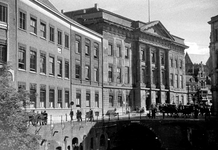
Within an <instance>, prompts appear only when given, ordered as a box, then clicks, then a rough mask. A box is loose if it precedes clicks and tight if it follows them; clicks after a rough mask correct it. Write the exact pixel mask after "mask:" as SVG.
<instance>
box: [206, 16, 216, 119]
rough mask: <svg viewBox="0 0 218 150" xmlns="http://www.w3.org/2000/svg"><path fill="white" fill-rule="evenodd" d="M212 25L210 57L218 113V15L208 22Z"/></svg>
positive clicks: (213, 90)
mask: <svg viewBox="0 0 218 150" xmlns="http://www.w3.org/2000/svg"><path fill="white" fill-rule="evenodd" d="M208 23H209V24H210V25H211V34H210V58H211V62H210V63H211V66H210V68H211V73H212V76H211V79H212V102H213V111H214V114H215V115H218V59H217V58H218V15H217V16H214V17H212V18H211V20H210V21H209V22H208Z"/></svg>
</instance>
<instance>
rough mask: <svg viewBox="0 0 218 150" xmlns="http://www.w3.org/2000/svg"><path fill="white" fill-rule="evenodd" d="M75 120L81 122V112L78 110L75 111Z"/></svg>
mask: <svg viewBox="0 0 218 150" xmlns="http://www.w3.org/2000/svg"><path fill="white" fill-rule="evenodd" d="M76 118H77V121H78V122H79V121H82V112H81V111H80V110H77V112H76Z"/></svg>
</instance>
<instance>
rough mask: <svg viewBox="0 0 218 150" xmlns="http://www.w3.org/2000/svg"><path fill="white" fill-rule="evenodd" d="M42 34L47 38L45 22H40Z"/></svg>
mask: <svg viewBox="0 0 218 150" xmlns="http://www.w3.org/2000/svg"><path fill="white" fill-rule="evenodd" d="M40 36H41V37H42V38H46V24H45V23H43V22H41V23H40Z"/></svg>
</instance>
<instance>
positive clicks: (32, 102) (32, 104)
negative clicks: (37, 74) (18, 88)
mask: <svg viewBox="0 0 218 150" xmlns="http://www.w3.org/2000/svg"><path fill="white" fill-rule="evenodd" d="M30 107H36V84H32V83H31V84H30Z"/></svg>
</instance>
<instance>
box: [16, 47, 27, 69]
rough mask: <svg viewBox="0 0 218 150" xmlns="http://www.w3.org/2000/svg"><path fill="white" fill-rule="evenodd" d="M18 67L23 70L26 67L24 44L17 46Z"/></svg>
mask: <svg viewBox="0 0 218 150" xmlns="http://www.w3.org/2000/svg"><path fill="white" fill-rule="evenodd" d="M18 68H19V69H24V70H25V69H26V48H25V47H24V46H19V52H18Z"/></svg>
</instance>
